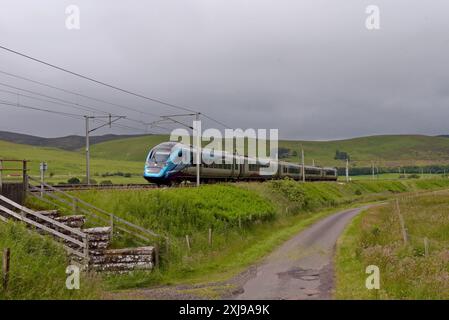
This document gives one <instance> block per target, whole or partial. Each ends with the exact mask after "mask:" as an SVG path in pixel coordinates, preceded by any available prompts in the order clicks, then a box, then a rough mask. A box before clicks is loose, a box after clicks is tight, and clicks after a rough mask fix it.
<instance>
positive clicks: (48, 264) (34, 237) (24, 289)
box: [0, 223, 102, 300]
mask: <svg viewBox="0 0 449 320" xmlns="http://www.w3.org/2000/svg"><path fill="white" fill-rule="evenodd" d="M0 248H2V249H3V248H10V250H11V266H10V281H9V286H8V289H7V290H4V289H3V286H0V300H5V299H96V298H99V297H100V295H101V292H102V286H101V279H100V278H99V277H97V276H94V275H86V274H83V275H82V278H81V282H80V290H67V289H66V287H65V281H66V277H67V275H66V274H65V268H66V266H67V264H68V261H67V256H66V253H65V251H64V250H63V249H62V247H61V246H59V245H57V244H56V243H55V242H54V241H53V240H51V239H50V238H48V237H43V236H40V235H38V234H35V233H33V232H31V231H30V230H28V229H26V228H25V227H24V226H22V225H21V224H19V223H0Z"/></svg>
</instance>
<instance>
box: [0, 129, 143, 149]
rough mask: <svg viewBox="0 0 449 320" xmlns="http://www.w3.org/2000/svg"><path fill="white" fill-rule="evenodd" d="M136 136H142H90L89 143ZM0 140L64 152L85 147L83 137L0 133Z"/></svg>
mask: <svg viewBox="0 0 449 320" xmlns="http://www.w3.org/2000/svg"><path fill="white" fill-rule="evenodd" d="M137 136H142V135H116V134H105V135H100V136H91V137H90V143H91V144H95V143H100V142H106V141H109V140H114V139H125V138H132V137H137ZM0 140H3V141H7V142H12V143H21V144H28V145H32V146H36V147H51V148H59V149H64V150H76V149H79V148H81V147H82V146H84V145H85V141H86V138H85V137H84V136H76V135H71V136H65V137H58V138H43V137H37V136H32V135H28V134H22V133H16V132H8V131H0Z"/></svg>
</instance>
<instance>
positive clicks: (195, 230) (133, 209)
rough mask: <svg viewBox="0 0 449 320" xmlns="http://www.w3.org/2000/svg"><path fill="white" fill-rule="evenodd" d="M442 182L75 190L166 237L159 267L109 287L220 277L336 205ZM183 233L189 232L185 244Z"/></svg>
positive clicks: (446, 184) (434, 186)
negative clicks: (188, 240)
mask: <svg viewBox="0 0 449 320" xmlns="http://www.w3.org/2000/svg"><path fill="white" fill-rule="evenodd" d="M444 187H449V179H448V180H443V179H439V180H431V179H426V180H406V181H358V182H351V183H348V184H345V183H326V182H319V183H306V184H302V183H298V182H294V181H291V180H285V181H272V182H266V183H240V184H236V185H227V184H218V185H206V186H202V187H200V188H199V189H197V188H184V189H158V190H153V189H152V190H129V191H117V190H107V191H106V190H104V191H94V192H92V191H90V192H85V191H79V192H76V193H73V194H75V195H77V196H79V197H80V198H82V199H83V200H86V201H88V202H90V203H92V204H94V205H96V206H99V207H100V208H103V209H106V210H108V211H111V212H113V213H115V214H117V215H118V216H121V217H123V218H126V219H127V220H129V221H131V222H134V223H137V224H139V225H141V226H144V227H145V228H149V229H151V230H154V231H156V232H158V233H160V234H163V235H164V237H165V236H167V237H169V248H168V253H167V252H166V251H165V250H166V248H165V247H164V245H165V243H164V242H162V243H161V252H162V253H163V254H162V265H161V269H160V270H159V271H157V272H153V273H144V272H143V273H134V274H132V275H128V276H116V277H111V278H108V279H107V281H106V283H107V284H108V288H109V289H123V288H133V287H142V286H149V285H160V284H174V283H185V282H205V281H213V280H222V279H225V278H227V277H229V276H232V275H234V274H236V273H238V272H239V271H241V270H242V269H244V268H245V267H247V266H248V265H250V264H252V263H254V262H255V261H257V260H258V259H260V258H262V257H263V256H264V255H266V254H267V253H269V252H270V251H271V250H273V249H274V248H275V247H276V246H277V245H279V244H281V243H282V242H283V241H285V240H287V239H288V238H289V237H291V236H293V235H294V234H295V233H297V232H299V231H300V230H302V229H303V228H305V227H306V226H308V225H310V224H311V223H313V222H314V221H317V220H318V219H320V218H322V217H324V216H326V215H327V214H330V213H331V212H334V211H335V210H337V209H338V208H341V207H347V206H351V205H354V204H356V203H365V202H370V201H375V200H382V199H387V198H389V197H391V196H393V195H395V194H398V193H404V192H418V191H421V190H429V189H439V188H444ZM239 220H240V223H239ZM209 228H212V230H213V244H212V246H209V245H208V229H209ZM185 235H189V237H190V240H191V249H190V250H188V248H187V246H186V240H185Z"/></svg>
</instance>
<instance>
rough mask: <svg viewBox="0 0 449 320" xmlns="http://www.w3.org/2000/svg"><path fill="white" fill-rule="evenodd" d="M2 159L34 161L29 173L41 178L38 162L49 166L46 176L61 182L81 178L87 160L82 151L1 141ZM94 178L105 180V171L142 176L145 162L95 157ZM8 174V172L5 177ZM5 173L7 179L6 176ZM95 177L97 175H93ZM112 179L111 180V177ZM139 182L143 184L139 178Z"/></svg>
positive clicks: (92, 164) (93, 161) (93, 160)
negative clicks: (51, 176)
mask: <svg viewBox="0 0 449 320" xmlns="http://www.w3.org/2000/svg"><path fill="white" fill-rule="evenodd" d="M0 159H26V160H31V162H30V164H29V168H30V169H31V171H30V174H31V175H35V176H38V175H39V163H40V162H41V161H45V162H47V163H48V173H47V175H50V173H51V174H52V175H55V178H56V177H57V178H59V179H58V181H66V180H67V178H68V177H72V176H78V177H82V176H83V174H84V172H85V163H86V162H85V157H84V154H83V153H82V152H79V151H65V150H61V149H57V148H46V147H35V146H30V145H25V144H16V143H10V142H5V141H1V140H0ZM6 165H9V166H10V167H11V166H12V167H14V168H17V167H18V165H17V164H11V163H9V164H8V163H6V162H5V163H4V166H6ZM91 170H92V175H93V176H92V178H94V179H97V180H104V179H103V178H102V177H101V176H100V175H101V174H104V173H106V172H119V171H120V172H130V173H133V174H136V175H139V176H140V175H141V172H142V170H143V164H142V161H139V162H137V161H135V162H133V161H123V160H109V159H107V158H106V159H100V158H94V157H92V159H91ZM6 173H7V172H5V174H6ZM5 174H4V176H5ZM94 175H95V176H94ZM108 179H109V178H108ZM140 180H141V181H140V182H142V183H143V182H144V180H143V179H141V178H140Z"/></svg>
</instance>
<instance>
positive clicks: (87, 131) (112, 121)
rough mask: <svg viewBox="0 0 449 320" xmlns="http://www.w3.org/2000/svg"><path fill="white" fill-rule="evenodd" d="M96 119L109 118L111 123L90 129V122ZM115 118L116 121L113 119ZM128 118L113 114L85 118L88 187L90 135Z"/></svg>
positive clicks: (88, 181)
mask: <svg viewBox="0 0 449 320" xmlns="http://www.w3.org/2000/svg"><path fill="white" fill-rule="evenodd" d="M96 118H108V119H109V121H108V122H106V123H105V124H102V125H101V126H99V127H96V128H94V129H89V120H90V119H96ZM112 118H115V119H112ZM123 118H126V117H125V116H112V115H111V114H110V115H108V116H84V119H85V121H86V124H85V126H86V180H87V185H88V186H90V141H89V138H90V137H89V135H90V133H91V132H94V131H95V130H98V129H100V128H103V127H105V126H107V125H109V127H111V125H112V123H114V122H116V121H118V120H120V119H123Z"/></svg>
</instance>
